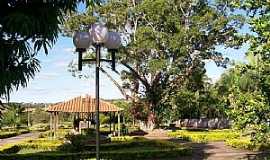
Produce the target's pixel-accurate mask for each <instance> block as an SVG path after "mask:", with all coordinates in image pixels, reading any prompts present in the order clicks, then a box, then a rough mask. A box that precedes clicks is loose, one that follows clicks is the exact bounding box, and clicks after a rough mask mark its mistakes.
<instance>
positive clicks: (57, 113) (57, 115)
mask: <svg viewBox="0 0 270 160" xmlns="http://www.w3.org/2000/svg"><path fill="white" fill-rule="evenodd" d="M55 115H56V131H57V130H58V128H59V112H56V113H55Z"/></svg>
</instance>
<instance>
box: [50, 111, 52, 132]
mask: <svg viewBox="0 0 270 160" xmlns="http://www.w3.org/2000/svg"><path fill="white" fill-rule="evenodd" d="M52 134H53V114H52V112H50V136H52Z"/></svg>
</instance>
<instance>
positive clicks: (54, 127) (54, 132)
mask: <svg viewBox="0 0 270 160" xmlns="http://www.w3.org/2000/svg"><path fill="white" fill-rule="evenodd" d="M53 137H54V138H55V137H56V112H54V113H53Z"/></svg>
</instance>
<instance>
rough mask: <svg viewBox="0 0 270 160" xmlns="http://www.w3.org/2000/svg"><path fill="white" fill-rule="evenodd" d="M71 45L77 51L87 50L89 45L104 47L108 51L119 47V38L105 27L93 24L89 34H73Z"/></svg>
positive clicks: (78, 32) (118, 35) (117, 34)
mask: <svg viewBox="0 0 270 160" xmlns="http://www.w3.org/2000/svg"><path fill="white" fill-rule="evenodd" d="M73 43H74V45H75V47H76V48H78V49H87V48H89V47H90V46H91V45H104V47H106V48H108V49H117V48H119V47H120V46H121V37H120V34H119V33H117V32H109V31H108V29H107V27H106V26H105V25H103V24H101V23H95V24H92V25H91V28H90V29H89V32H80V31H77V32H75V33H74V35H73Z"/></svg>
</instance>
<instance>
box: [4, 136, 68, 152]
mask: <svg viewBox="0 0 270 160" xmlns="http://www.w3.org/2000/svg"><path fill="white" fill-rule="evenodd" d="M61 145H63V141H61V140H48V139H46V138H39V139H35V140H31V139H30V140H26V141H22V142H20V143H17V144H10V145H7V146H4V147H2V148H0V153H7V154H10V153H17V152H19V151H20V150H22V149H35V150H43V151H52V150H56V149H57V148H58V147H59V146H61Z"/></svg>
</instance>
